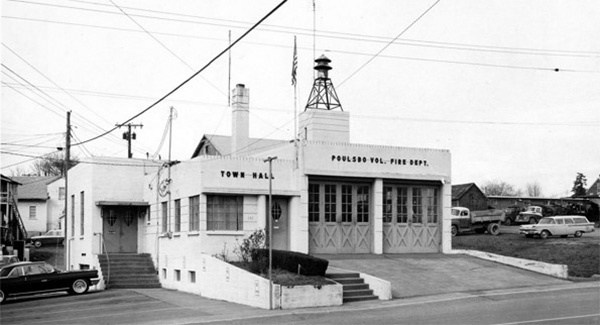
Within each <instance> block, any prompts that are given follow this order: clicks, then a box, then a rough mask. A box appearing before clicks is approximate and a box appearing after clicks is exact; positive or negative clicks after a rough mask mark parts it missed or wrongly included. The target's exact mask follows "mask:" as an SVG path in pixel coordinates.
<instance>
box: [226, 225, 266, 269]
mask: <svg viewBox="0 0 600 325" xmlns="http://www.w3.org/2000/svg"><path fill="white" fill-rule="evenodd" d="M265 241H266V235H265V231H264V230H262V229H257V230H255V231H254V232H253V233H252V234H250V236H248V237H246V238H244V239H243V240H242V243H239V242H238V241H237V239H236V242H237V244H238V246H237V247H236V248H235V249H234V250H233V252H234V253H235V254H237V255H238V256H239V257H240V261H242V262H250V261H251V260H252V251H253V250H254V249H257V248H265V247H266V246H265Z"/></svg>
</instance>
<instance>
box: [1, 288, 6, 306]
mask: <svg viewBox="0 0 600 325" xmlns="http://www.w3.org/2000/svg"><path fill="white" fill-rule="evenodd" d="M4 300H6V295H5V294H4V291H2V290H0V304H1V303H3V302H4Z"/></svg>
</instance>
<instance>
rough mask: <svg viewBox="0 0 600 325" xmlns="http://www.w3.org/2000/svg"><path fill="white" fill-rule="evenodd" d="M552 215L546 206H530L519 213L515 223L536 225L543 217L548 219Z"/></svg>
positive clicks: (552, 212) (551, 211)
mask: <svg viewBox="0 0 600 325" xmlns="http://www.w3.org/2000/svg"><path fill="white" fill-rule="evenodd" d="M553 214H554V211H553V210H552V209H551V208H549V207H546V206H537V205H530V206H528V207H527V209H525V211H523V212H521V213H519V214H518V215H517V217H516V218H515V222H517V223H529V224H536V223H538V221H540V219H542V218H543V217H548V216H551V215H553Z"/></svg>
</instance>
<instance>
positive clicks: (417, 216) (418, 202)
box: [412, 187, 423, 223]
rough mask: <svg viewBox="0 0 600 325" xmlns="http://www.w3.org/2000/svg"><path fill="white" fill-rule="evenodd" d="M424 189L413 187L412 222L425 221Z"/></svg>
mask: <svg viewBox="0 0 600 325" xmlns="http://www.w3.org/2000/svg"><path fill="white" fill-rule="evenodd" d="M421 192H422V190H421V189H420V188H418V187H414V188H413V189H412V210H413V214H412V222H413V223H423V196H422V194H421Z"/></svg>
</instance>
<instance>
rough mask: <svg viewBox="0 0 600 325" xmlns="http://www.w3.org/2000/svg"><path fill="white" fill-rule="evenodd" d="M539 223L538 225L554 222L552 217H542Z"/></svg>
mask: <svg viewBox="0 0 600 325" xmlns="http://www.w3.org/2000/svg"><path fill="white" fill-rule="evenodd" d="M539 224H540V225H549V224H554V219H550V218H543V219H542V220H540V222H539Z"/></svg>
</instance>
